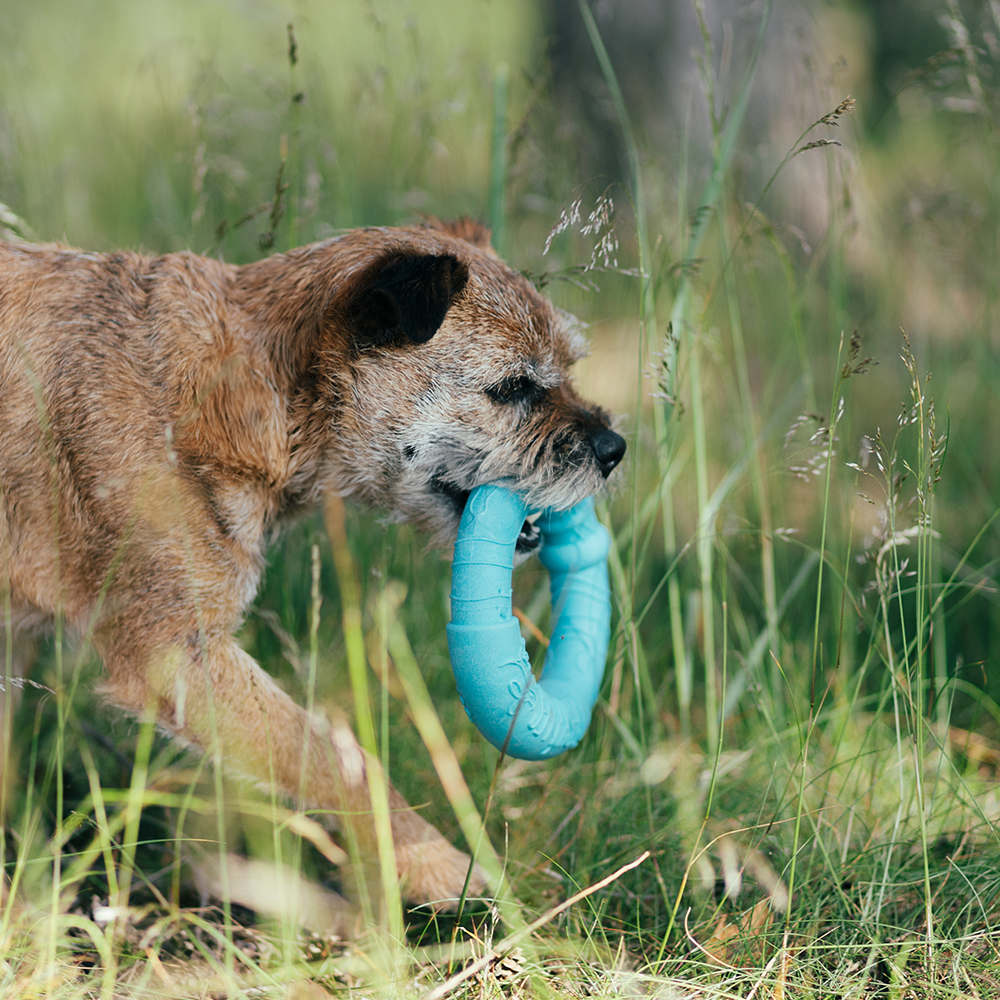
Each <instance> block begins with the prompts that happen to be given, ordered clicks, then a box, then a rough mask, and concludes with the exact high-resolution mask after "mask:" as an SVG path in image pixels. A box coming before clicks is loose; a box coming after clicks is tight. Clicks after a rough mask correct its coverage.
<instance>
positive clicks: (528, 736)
mask: <svg viewBox="0 0 1000 1000" xmlns="http://www.w3.org/2000/svg"><path fill="white" fill-rule="evenodd" d="M527 513H529V510H528V508H527V507H526V506H525V504H524V501H523V500H522V499H521V498H520V497H519V496H518V495H517V494H516V493H512V492H511V491H510V490H508V489H505V488H504V487H502V486H495V485H487V486H479V487H477V488H476V489H474V490H473V491H472V493H471V494H470V496H469V499H468V502H467V503H466V506H465V512H464V513H463V515H462V521H461V524H460V525H459V529H458V540H457V542H456V543H455V558H454V562H453V566H452V578H451V615H452V618H451V623H450V624H449V625H448V651H449V653H450V654H451V666H452V669H453V670H454V672H455V681H456V682H457V685H458V693H459V697H460V698H461V699H462V704H463V705H464V706H465V710H466V712H468V714H469V718H470V719H472V721H473V722H474V723H475V725H476V728H477V729H478V730H479V731H480V732H481V733H482V734H483V736H485V737H486V739H488V740H489V741H490V743H492V744H493V745H494V746H495V747H497V748H498V749H504V748H506V752H507V754H508V755H510V756H511V757H520V758H521V759H523V760H545V759H546V758H548V757H554V756H555V755H556V754H558V753H562V752H563V751H564V750H569V749H570V748H571V747H575V746H576V745H577V743H579V742H580V740H581V739H582V738H583V734H584V733H585V732H586V731H587V726H588V725H589V724H590V715H591V712H592V711H593V708H594V703H595V702H596V701H597V695H598V692H599V691H600V687H601V678H602V676H603V674H604V662H605V660H606V658H607V654H608V641H609V639H610V636H611V592H610V589H609V586H608V562H607V560H608V549H609V547H610V539H609V537H608V532H607V530H606V529H605V528H604V526H603V525H602V524H601V523H600V522H599V521H598V520H597V515H596V514H595V513H594V502H593V500H591V499H587V500H584V501H583V502H581V503H579V504H577V505H576V506H575V507H573V508H571V509H570V510H568V511H553V510H547V511H544V512H543V513H542V516H541V517H540V518H539V521H538V527H539V528H540V529H541V532H542V541H543V545H542V548H541V552H540V553H539V558H540V559H541V561H542V564H543V565H544V566H545V568H546V569H547V570H548V571H549V578H550V585H551V591H552V607H553V610H554V615H555V626H554V627H553V629H552V639H551V642H550V644H549V649H548V653H547V654H546V657H545V664H544V667H543V670H542V677H541V680H539V681H536V680H535V678H534V676H533V675H532V673H531V664H530V662H529V661H528V654H527V651H526V649H525V646H524V639H523V638H521V630H520V626H519V624H518V622H517V621H516V620H515V618H514V616H513V614H512V613H511V593H512V591H511V572H512V570H513V564H514V548H515V545H516V543H517V537H518V534H519V532H520V530H521V526H522V525H523V523H524V518H525V515H526V514H527Z"/></svg>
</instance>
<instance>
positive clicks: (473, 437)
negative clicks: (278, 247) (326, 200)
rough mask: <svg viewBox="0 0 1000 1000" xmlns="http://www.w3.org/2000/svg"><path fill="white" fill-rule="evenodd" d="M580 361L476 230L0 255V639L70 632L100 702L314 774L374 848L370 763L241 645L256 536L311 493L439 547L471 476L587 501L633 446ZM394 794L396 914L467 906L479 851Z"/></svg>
mask: <svg viewBox="0 0 1000 1000" xmlns="http://www.w3.org/2000/svg"><path fill="white" fill-rule="evenodd" d="M582 351H583V344H582V340H581V338H580V336H579V334H578V332H577V329H576V327H575V325H574V321H573V320H572V319H571V318H570V317H569V316H567V315H566V314H564V313H562V312H560V311H559V310H557V309H555V308H554V307H553V306H552V305H551V303H549V302H548V301H547V300H546V299H545V298H544V297H543V296H541V295H540V294H539V293H538V292H537V291H536V290H535V289H534V288H533V287H532V286H531V284H530V283H529V282H528V281H527V280H525V279H524V278H523V277H522V276H520V275H518V274H516V273H515V272H514V271H512V270H511V269H510V268H509V267H507V266H506V265H505V264H504V263H503V262H502V261H501V260H500V259H499V258H498V257H497V256H496V254H495V253H494V252H493V250H492V249H491V248H490V245H489V233H488V231H486V230H485V229H483V228H482V227H480V226H478V225H477V224H475V223H471V222H469V221H468V220H462V221H459V222H456V223H452V224H441V223H437V222H433V223H430V224H428V225H426V226H424V227H411V228H403V229H388V228H383V229H361V230H356V231H352V232H348V233H347V234H346V235H344V236H341V237H338V238H336V239H332V240H328V241H326V242H323V243H317V244H314V245H312V246H306V247H302V248H300V249H297V250H292V251H290V252H289V253H286V254H278V255H276V256H273V257H270V258H268V259H267V260H262V261H259V262H257V263H255V264H249V265H246V266H244V267H234V266H230V265H226V264H223V263H220V262H219V261H217V260H211V259H208V258H205V257H199V256H195V255H194V254H190V253H177V254H168V255H166V256H163V257H150V256H144V255H141V254H135V253H114V254H98V253H82V252H79V251H75V250H68V249H64V248H61V247H37V246H30V245H27V244H21V243H0V624H2V625H3V627H4V628H5V629H6V630H9V631H13V633H14V634H15V635H16V634H17V633H19V632H29V631H31V630H37V629H38V628H40V627H44V624H45V622H46V621H51V620H52V618H53V616H55V615H60V616H61V617H62V620H63V621H64V622H66V623H67V624H68V625H69V626H70V627H71V628H72V629H73V630H74V631H75V632H76V633H77V634H78V635H80V636H86V637H89V638H90V640H91V641H92V642H93V645H94V647H95V648H96V650H97V652H98V653H99V654H100V656H101V658H102V660H103V662H104V667H105V669H106V672H107V680H106V683H105V685H104V691H105V692H106V693H107V695H108V696H109V698H110V699H111V700H112V701H114V702H116V703H117V704H118V705H120V706H122V707H123V708H125V709H127V710H129V711H131V712H134V713H141V712H143V711H144V710H146V709H147V708H150V707H151V708H152V709H153V710H154V711H155V713H156V716H157V719H158V722H159V723H160V725H161V726H162V727H163V728H165V729H167V730H169V731H170V732H172V733H174V734H176V735H177V736H178V737H180V738H181V739H183V740H185V741H188V742H189V743H192V744H195V745H197V746H199V747H201V748H203V749H205V750H208V749H209V748H215V749H217V750H221V754H222V756H223V757H225V758H226V759H227V760H228V761H230V762H231V764H232V765H233V766H234V767H235V769H236V770H238V771H239V772H242V773H243V774H246V775H249V776H252V777H253V778H255V779H256V780H257V781H259V782H261V783H265V784H270V783H271V782H275V783H276V784H277V786H278V787H279V789H280V790H281V791H282V792H283V793H284V794H287V795H289V796H292V797H294V796H295V795H296V794H297V793H298V790H299V787H300V781H301V780H302V775H305V799H306V802H307V804H308V805H309V806H310V807H313V808H316V809H321V810H322V809H325V810H329V811H330V812H331V813H334V814H337V813H339V814H342V815H343V814H350V815H352V816H353V817H354V819H353V827H354V835H355V836H356V838H357V841H358V843H359V846H360V848H361V851H362V852H363V853H364V854H367V855H368V856H374V855H375V853H376V837H375V828H374V824H373V822H372V820H371V812H372V809H371V801H370V798H369V791H368V788H369V784H368V781H367V779H366V769H371V768H377V767H378V766H379V765H378V762H377V761H375V760H373V759H372V758H371V757H369V756H367V755H366V754H365V753H364V752H363V751H362V749H361V748H360V747H359V745H358V743H357V741H356V740H355V738H354V736H353V735H352V734H351V733H350V730H348V729H346V728H344V727H339V726H335V727H331V726H329V725H328V724H326V723H324V722H322V721H321V720H318V719H315V718H311V717H310V716H308V715H307V714H306V712H305V711H304V710H303V709H302V708H301V707H299V706H298V705H297V704H296V703H295V702H294V701H293V700H292V699H291V698H290V697H289V696H288V695H287V694H285V693H284V692H283V691H282V690H281V689H280V688H279V687H278V686H277V685H276V684H275V683H274V681H273V680H272V679H271V678H270V677H269V676H268V675H267V674H266V673H265V672H264V671H263V670H261V668H260V667H259V666H258V665H257V664H256V663H255V662H254V661H253V659H252V658H251V657H250V656H249V655H248V654H247V653H246V652H245V651H244V650H242V649H241V648H240V647H239V645H237V643H236V641H235V640H234V639H233V632H234V631H235V630H236V629H237V628H238V626H239V625H240V622H241V619H242V616H243V614H244V612H245V610H246V608H247V606H248V605H249V603H250V602H251V601H252V600H253V598H254V595H255V594H256V592H257V588H258V585H259V583H260V577H261V571H262V569H263V566H264V552H265V546H266V545H267V543H268V540H269V538H270V537H271V536H272V535H273V534H274V532H275V530H276V529H277V528H278V527H279V526H280V525H281V524H282V523H283V522H286V521H287V520H288V519H289V518H293V517H295V516H296V515H297V514H300V513H302V512H305V511H308V510H309V509H310V508H312V507H313V506H314V505H316V504H317V503H318V502H319V501H320V499H321V498H322V497H323V496H324V494H325V493H333V494H337V495H342V496H344V497H348V498H351V499H357V500H359V501H362V502H364V503H366V504H369V505H371V506H373V507H375V508H378V509H380V510H381V511H383V512H385V513H386V514H387V515H388V516H389V518H391V519H392V520H395V521H409V522H412V523H413V524H415V525H417V526H418V527H420V528H422V529H423V530H425V531H426V532H427V533H429V535H430V536H431V538H432V539H433V541H434V542H435V543H438V544H441V545H448V544H450V543H452V542H453V541H454V539H455V535H456V531H457V528H458V522H459V518H460V516H461V513H462V509H463V506H464V503H465V499H466V497H467V496H468V494H469V491H470V490H471V489H472V488H473V487H475V486H477V485H479V484H480V483H487V482H493V481H497V480H504V481H507V482H509V483H511V484H512V485H513V487H514V488H516V489H517V490H519V491H520V492H521V493H522V494H523V495H524V496H525V497H526V499H527V501H528V502H529V503H530V504H531V505H532V506H534V507H538V508H542V507H549V506H555V507H560V508H566V507H568V506H570V505H571V504H573V503H575V502H576V501H578V500H580V499H581V498H583V497H585V496H587V495H589V494H592V493H594V492H596V491H597V490H598V489H599V488H600V487H601V485H602V483H603V482H604V480H605V478H606V477H607V476H608V474H609V473H610V472H611V471H612V469H614V468H615V466H616V465H617V464H618V463H619V461H620V460H621V458H622V456H623V454H624V452H625V442H624V440H623V439H622V438H621V437H620V436H619V435H618V434H616V433H615V432H614V431H613V430H611V428H610V426H609V420H608V417H607V415H606V414H605V413H604V412H603V411H602V410H600V409H599V408H598V407H596V406H593V405H591V404H589V403H586V402H584V401H583V400H581V399H580V397H579V396H578V395H577V394H576V392H575V391H574V389H573V387H572V385H571V383H570V380H569V375H568V371H569V368H570V366H571V364H572V363H573V361H574V360H575V359H577V358H579V357H580V356H581V353H582ZM537 543H538V535H537V533H536V532H535V530H534V528H533V527H532V526H531V525H530V524H528V523H527V522H526V523H525V527H524V528H523V530H522V533H521V537H520V539H519V541H518V546H519V548H521V549H522V550H528V549H530V548H532V547H534V546H535V545H537ZM5 609H6V610H5ZM8 617H9V620H8V621H3V619H4V618H8ZM2 655H3V654H2V653H0V656H2ZM8 717H9V713H8ZM307 734H308V735H307ZM216 741H218V742H216ZM0 749H2V747H0ZM304 754H306V755H307V759H305V760H304V759H303V755H304ZM0 770H2V765H0ZM389 800H390V808H391V815H392V821H391V826H392V836H393V842H394V846H395V852H396V864H397V868H398V872H399V877H400V880H401V884H402V887H403V894H404V897H405V898H406V899H408V900H410V901H415V902H418V901H431V900H434V901H439V900H447V899H452V898H455V897H457V896H458V895H459V893H460V892H461V890H462V887H463V884H464V882H465V878H466V874H467V872H468V865H469V859H468V857H467V856H466V855H465V854H463V853H461V852H460V851H458V850H456V849H455V848H454V847H452V846H451V844H449V843H448V842H447V841H446V840H445V839H444V837H443V836H442V835H441V834H440V833H439V832H438V831H437V830H436V829H434V827H432V826H431V825H430V824H428V823H427V822H426V821H425V820H424V819H422V818H421V817H420V816H419V815H418V814H417V813H416V812H414V811H413V810H412V809H411V808H410V807H409V806H407V804H406V802H405V801H404V800H403V798H402V796H401V795H399V793H398V792H396V790H395V789H394V788H392V787H391V786H390V788H389ZM366 817H367V818H366ZM471 888H472V891H473V893H477V892H479V891H480V890H482V889H483V888H484V886H483V882H482V876H481V875H479V874H478V873H477V874H476V875H475V876H474V878H473V880H472V885H471Z"/></svg>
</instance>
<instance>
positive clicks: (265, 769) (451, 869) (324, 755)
mask: <svg viewBox="0 0 1000 1000" xmlns="http://www.w3.org/2000/svg"><path fill="white" fill-rule="evenodd" d="M193 645H194V646H195V647H196V650H195V651H194V652H192V651H191V644H189V646H188V648H186V649H182V648H180V647H175V648H173V649H167V650H162V649H161V650H158V651H157V652H156V653H155V654H153V655H152V656H150V657H148V658H146V663H145V668H144V669H143V670H142V671H141V672H137V671H136V669H135V666H134V661H129V660H122V659H120V658H119V657H116V656H115V655H114V652H113V651H112V650H109V651H107V652H106V654H105V663H106V665H107V666H108V669H109V674H110V677H109V681H108V693H109V694H110V695H111V697H112V698H113V699H114V700H115V701H117V702H118V703H119V704H122V705H123V706H125V707H126V708H128V709H130V710H131V711H133V712H141V711H143V710H144V709H145V708H146V706H147V705H148V704H151V703H152V704H154V705H155V706H156V711H157V716H158V720H159V722H160V723H161V724H162V725H163V726H164V727H166V728H167V729H169V730H171V731H172V732H174V733H176V734H177V735H178V736H179V737H181V738H182V739H184V740H187V741H189V742H191V743H194V744H196V745H198V746H199V747H201V748H202V749H203V750H206V751H210V750H214V749H215V748H218V749H219V750H221V755H222V757H223V759H224V760H225V761H226V762H227V765H228V766H229V767H231V768H232V769H233V770H235V771H238V772H241V773H243V774H244V775H247V776H248V777H251V778H253V779H254V780H255V781H257V782H258V783H260V784H262V785H264V786H265V787H275V788H277V790H278V791H279V793H280V794H281V795H283V796H285V797H288V798H290V799H293V800H299V799H300V797H301V800H302V801H303V802H304V803H305V805H306V806H307V807H310V808H314V809H319V810H326V811H329V813H330V814H331V815H332V816H335V817H336V818H337V822H338V823H339V824H340V825H341V826H342V827H343V826H346V824H348V823H349V824H350V826H351V832H352V833H353V836H354V837H355V838H356V842H357V845H358V848H359V852H360V854H361V856H362V861H363V863H364V864H365V867H366V869H369V870H370V869H372V868H373V866H375V865H377V863H378V862H377V837H376V830H375V823H374V819H373V813H372V804H371V797H370V794H369V773H370V772H371V770H372V769H373V768H379V767H380V765H379V763H378V761H377V760H375V759H374V758H373V757H371V756H370V755H368V754H366V753H365V752H364V750H363V749H362V748H361V747H360V746H359V744H358V742H357V740H356V739H355V737H354V734H353V733H352V732H351V730H350V728H349V727H348V726H347V725H346V724H345V723H332V724H331V723H328V722H325V721H323V720H320V719H317V718H314V717H310V716H309V715H308V713H306V712H305V711H304V710H303V709H302V708H301V707H300V706H299V705H297V704H296V703H295V702H294V701H292V699H291V698H289V696H288V695H287V694H285V693H284V692H283V691H282V690H281V689H280V688H279V687H278V686H277V685H276V684H275V683H274V681H273V680H272V679H271V678H270V677H269V676H268V675H267V674H266V673H265V672H264V671H263V670H262V669H261V668H260V667H259V666H258V665H257V663H256V662H255V661H254V660H253V658H252V657H251V656H250V655H249V654H248V653H246V652H245V651H244V650H242V649H241V648H240V647H239V646H238V645H237V644H236V642H235V641H234V640H233V639H232V638H231V637H229V636H228V635H227V636H218V637H216V638H210V639H207V640H206V641H204V642H201V643H195V644H193ZM386 783H387V787H388V795H389V809H390V817H391V828H392V838H393V845H394V849H395V856H396V867H397V871H398V874H399V878H400V882H401V889H402V894H403V897H404V899H406V900H408V901H410V902H438V901H447V900H454V899H457V897H458V896H459V895H460V894H461V891H462V887H463V885H464V884H465V879H466V875H467V873H468V867H469V858H468V856H467V855H465V854H463V853H462V852H460V851H458V850H456V849H455V848H454V847H452V846H451V844H450V843H448V841H447V840H445V838H444V837H443V836H442V835H441V834H440V833H439V832H438V831H437V830H436V829H435V828H434V827H433V826H431V825H430V824H429V823H428V822H426V820H424V819H422V818H421V817H420V816H419V815H418V814H417V813H416V812H415V811H414V810H413V809H411V808H410V806H409V805H407V803H406V801H405V800H404V799H403V797H402V795H400V794H399V792H397V791H396V789H395V788H393V787H392V785H391V784H389V783H388V781H387V779H386ZM360 877H364V874H363V873H361V875H360ZM484 888H485V883H484V880H483V877H482V874H481V873H480V872H479V871H478V869H477V870H476V871H474V872H473V877H472V880H471V882H470V891H471V892H472V894H474V895H476V894H480V893H482V891H483V890H484Z"/></svg>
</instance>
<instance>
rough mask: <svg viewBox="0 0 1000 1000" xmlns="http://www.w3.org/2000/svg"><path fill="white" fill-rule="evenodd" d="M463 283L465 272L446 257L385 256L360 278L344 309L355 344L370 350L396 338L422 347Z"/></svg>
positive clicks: (466, 276) (435, 331)
mask: <svg viewBox="0 0 1000 1000" xmlns="http://www.w3.org/2000/svg"><path fill="white" fill-rule="evenodd" d="M468 280H469V269H468V267H467V266H466V265H465V264H463V263H462V262H461V261H460V260H459V259H458V258H457V257H453V256H452V255H451V254H440V255H437V256H431V255H429V254H417V253H397V254H390V255H389V256H387V257H386V258H385V259H383V260H382V261H380V262H379V263H378V264H376V265H375V266H374V267H372V268H371V269H370V271H369V272H367V273H366V275H365V280H364V281H363V282H362V283H361V287H359V288H358V289H357V290H356V292H355V293H354V295H353V296H352V297H351V299H352V301H351V303H350V305H349V306H348V307H347V318H348V322H349V323H350V324H351V326H352V328H353V331H354V334H355V338H356V342H357V343H358V344H359V345H362V346H376V345H379V344H386V343H389V342H390V341H391V340H393V339H394V338H396V337H400V336H402V337H405V338H406V339H407V340H409V341H411V342H412V343H414V344H424V343H426V342H427V341H428V340H430V339H431V337H433V336H434V334H435V333H437V331H438V328H439V327H440V326H441V324H442V323H443V322H444V317H445V313H447V312H448V309H449V308H450V307H451V304H452V301H453V300H454V299H455V297H456V296H457V295H458V294H459V293H460V292H461V291H462V289H463V288H464V287H465V283H466V282H467V281H468Z"/></svg>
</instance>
